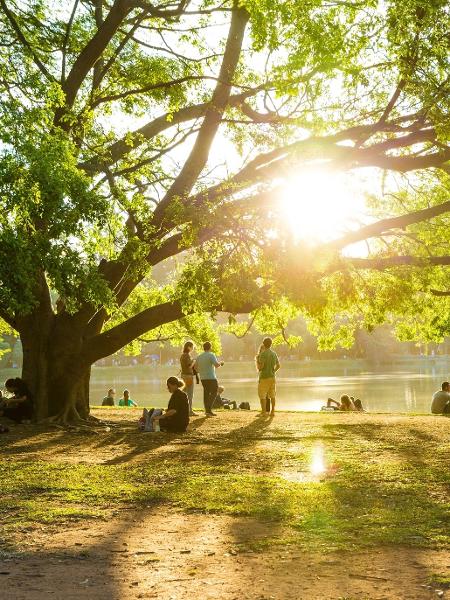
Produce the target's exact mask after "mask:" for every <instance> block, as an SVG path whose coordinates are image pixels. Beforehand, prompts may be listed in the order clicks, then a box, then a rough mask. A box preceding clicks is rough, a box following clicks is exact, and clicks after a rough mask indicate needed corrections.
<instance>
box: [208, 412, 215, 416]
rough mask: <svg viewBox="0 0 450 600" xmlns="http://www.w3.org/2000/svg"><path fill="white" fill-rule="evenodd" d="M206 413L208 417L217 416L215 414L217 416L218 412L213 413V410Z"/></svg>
mask: <svg viewBox="0 0 450 600" xmlns="http://www.w3.org/2000/svg"><path fill="white" fill-rule="evenodd" d="M205 415H206V416H207V417H215V416H216V413H213V412H207V413H205Z"/></svg>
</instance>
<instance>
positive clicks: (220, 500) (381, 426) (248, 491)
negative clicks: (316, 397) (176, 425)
mask: <svg viewBox="0 0 450 600" xmlns="http://www.w3.org/2000/svg"><path fill="white" fill-rule="evenodd" d="M96 414H97V413H96ZM105 414H106V412H105ZM107 414H108V417H109V418H114V416H115V415H117V417H116V418H120V419H123V418H124V412H123V411H116V412H114V411H108V413H107ZM126 414H131V413H126ZM198 424H199V426H198V428H197V429H195V430H194V431H192V432H191V433H189V434H187V435H185V436H165V435H159V436H155V435H151V434H142V433H139V432H137V431H136V430H135V429H134V426H132V424H131V422H128V423H124V424H123V425H122V426H121V427H120V428H119V429H117V430H114V429H113V430H112V431H111V432H109V433H102V434H100V435H77V434H75V435H74V434H68V433H61V432H53V431H48V430H47V431H46V430H39V431H36V430H32V429H31V428H29V429H28V430H27V431H28V432H29V435H30V437H29V440H28V441H27V442H28V443H26V444H24V440H21V439H20V430H19V429H18V430H16V432H15V433H14V434H12V435H11V434H10V435H9V437H8V436H4V437H3V438H2V439H1V440H0V443H3V450H4V451H6V454H7V456H6V458H4V459H3V460H2V461H0V495H1V498H2V502H1V504H0V520H1V521H2V523H3V524H4V544H7V545H10V544H11V543H12V542H13V541H14V540H15V539H16V537H17V534H18V533H20V531H22V530H23V529H24V528H27V527H33V526H36V525H37V524H40V525H43V526H45V525H48V524H61V523H65V524H67V523H70V521H72V520H83V519H91V518H110V516H111V513H114V511H115V510H116V509H118V508H120V507H124V506H125V507H130V506H131V507H137V508H139V507H143V506H151V505H164V506H169V507H170V506H172V507H176V508H177V509H178V510H184V511H198V512H202V513H212V514H214V513H222V514H228V515H236V516H248V517H252V518H254V519H257V520H262V521H269V522H272V523H273V524H274V536H273V538H271V539H266V540H265V541H263V542H260V544H262V545H264V544H265V543H267V544H273V543H278V544H281V545H284V544H291V545H292V544H295V545H298V546H300V547H305V548H309V549H311V548H314V549H317V550H321V551H328V550H336V549H340V548H342V549H356V548H363V547H370V546H376V545H380V544H405V545H408V546H419V547H428V548H443V547H448V544H449V531H450V528H449V521H448V514H449V513H448V509H449V500H448V489H449V482H450V477H449V474H448V469H447V464H448V451H449V449H450V448H449V443H448V434H447V426H448V421H446V420H445V419H439V418H436V417H410V416H400V417H399V416H395V417H385V416H380V415H376V416H375V415H374V416H371V415H317V414H314V415H313V414H308V415H305V414H298V413H297V414H295V413H286V414H282V413H280V414H278V415H277V416H276V418H275V420H274V421H270V420H269V419H265V418H258V417H256V415H255V414H252V413H227V412H224V413H222V414H221V415H220V416H219V417H218V419H215V420H206V421H204V420H203V419H199V420H198ZM318 452H319V454H320V455H321V456H322V455H323V458H324V462H325V464H324V469H325V470H324V471H323V472H322V473H319V474H314V473H312V472H311V465H314V460H315V459H314V457H317V453H318ZM86 458H88V459H89V460H88V462H87V461H86ZM280 527H281V529H280ZM0 547H1V546H0Z"/></svg>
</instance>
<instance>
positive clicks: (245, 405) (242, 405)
mask: <svg viewBox="0 0 450 600" xmlns="http://www.w3.org/2000/svg"><path fill="white" fill-rule="evenodd" d="M239 408H240V409H241V410H250V402H241V403H240V404H239Z"/></svg>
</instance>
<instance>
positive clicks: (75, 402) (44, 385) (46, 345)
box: [20, 314, 91, 422]
mask: <svg viewBox="0 0 450 600" xmlns="http://www.w3.org/2000/svg"><path fill="white" fill-rule="evenodd" d="M20 334H21V340H22V345H23V368H22V378H23V379H24V380H25V381H26V383H27V385H28V386H29V388H30V391H31V393H32V395H33V399H34V408H35V417H36V419H37V420H38V421H41V420H43V419H46V418H49V417H50V418H54V419H56V420H60V421H62V422H68V421H79V420H80V419H87V418H88V417H89V378H90V372H91V368H90V365H89V364H86V362H84V361H83V357H82V355H81V348H82V342H83V339H82V334H81V332H80V328H79V327H77V324H76V323H75V322H74V321H73V320H72V319H71V317H70V316H62V315H52V316H51V319H43V315H42V314H40V315H33V316H31V315H30V316H29V317H27V318H26V320H23V321H22V323H21V331H20Z"/></svg>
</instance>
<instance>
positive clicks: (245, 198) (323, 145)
mask: <svg viewBox="0 0 450 600" xmlns="http://www.w3.org/2000/svg"><path fill="white" fill-rule="evenodd" d="M448 19H449V13H448V4H447V2H446V1H445V0H444V1H443V0H404V1H403V2H397V1H395V0H388V1H386V2H377V1H374V0H363V1H361V2H357V1H353V0H349V1H345V0H307V1H300V0H241V1H237V0H218V1H214V0H179V1H173V2H171V1H170V0H168V1H167V2H166V1H161V2H159V3H156V2H151V1H150V0H74V1H73V2H72V3H71V4H69V3H67V5H66V3H58V2H54V1H53V0H0V94H1V95H0V115H1V134H0V135H1V146H0V204H1V215H0V261H1V264H0V273H1V275H0V278H1V287H0V316H1V317H2V318H3V319H4V320H5V321H6V322H7V323H8V324H9V325H10V326H11V327H13V328H14V329H15V330H16V331H17V332H19V334H20V337H21V340H22V344H23V351H24V365H23V377H24V378H25V379H26V380H27V382H28V383H29V385H30V386H31V389H32V391H33V393H34V394H35V397H36V401H37V409H38V416H39V417H46V416H55V415H58V416H59V417H60V418H62V419H76V418H79V417H81V418H86V417H87V415H88V412H89V401H88V384H89V376H90V367H91V365H92V364H93V363H94V362H95V361H96V360H98V359H100V358H102V357H104V356H107V355H109V354H111V353H113V352H116V351H117V350H118V349H120V348H122V347H123V346H125V345H126V344H129V343H130V342H132V341H133V340H134V339H136V338H138V337H139V336H142V335H143V334H145V333H146V332H148V331H151V330H154V329H155V328H158V327H160V326H162V325H164V324H166V323H171V322H174V321H177V320H179V319H183V318H186V317H187V316H188V315H199V314H200V313H202V312H203V311H217V310H228V311H230V312H231V313H237V312H240V311H242V312H249V311H251V310H252V309H254V308H256V307H258V306H260V305H263V304H264V303H266V304H267V303H268V304H269V305H270V303H271V302H273V301H276V300H277V299H278V298H279V297H281V296H283V297H285V298H289V300H290V302H293V303H294V304H296V305H297V306H298V307H304V308H305V310H310V311H311V315H316V316H317V315H318V314H319V312H320V314H321V315H322V317H321V318H324V315H325V314H326V313H327V311H328V312H329V311H330V310H335V309H336V308H339V310H342V311H347V313H348V315H349V314H350V313H351V312H352V309H354V307H355V306H357V305H358V302H360V301H361V296H363V295H364V289H365V286H370V285H372V288H373V285H375V286H376V289H378V290H384V291H385V294H384V295H383V294H381V295H380V298H381V299H382V300H379V301H378V304H377V303H376V301H375V300H372V301H371V302H372V304H371V302H369V303H367V302H366V306H368V307H369V308H367V309H366V316H367V315H369V314H373V313H374V312H375V313H376V315H377V318H378V319H380V318H381V317H380V315H381V313H382V312H383V310H382V308H383V307H384V309H385V308H386V306H387V305H388V303H389V297H388V294H389V293H391V294H392V293H393V292H392V289H393V288H392V286H390V285H389V284H388V283H383V282H384V281H385V280H384V279H383V280H382V279H380V280H378V279H377V276H378V275H375V276H372V279H371V283H369V282H368V279H367V277H364V276H361V277H360V278H356V277H355V276H354V273H356V272H358V273H363V274H365V273H368V272H372V271H374V272H375V273H376V274H379V277H381V275H380V273H384V272H385V271H387V272H388V275H390V276H391V277H394V275H395V273H397V272H398V269H401V268H402V266H403V265H406V266H407V267H408V269H409V271H408V273H409V275H408V277H409V286H410V287H409V288H408V292H407V294H405V291H403V296H405V295H409V293H410V290H411V289H413V288H414V285H416V288H420V291H423V281H422V279H421V283H420V285H419V284H417V283H416V284H415V283H414V281H415V280H414V277H417V278H419V279H420V276H419V275H417V273H418V272H420V273H423V272H427V273H428V272H430V269H431V271H433V277H431V275H430V278H429V281H430V282H431V280H432V279H433V281H434V282H435V281H436V279H439V277H442V273H441V272H440V271H439V272H438V273H437V274H436V271H434V270H433V269H436V268H437V269H439V268H440V266H441V265H444V267H443V268H445V265H448V264H449V262H450V257H449V256H448V253H447V249H446V248H445V247H444V246H443V244H442V240H443V239H445V220H443V219H444V216H445V214H446V213H447V212H448V210H449V208H450V202H449V201H447V200H446V199H445V197H444V196H445V190H446V189H447V190H448V181H447V179H446V177H447V174H446V169H447V165H448V161H449V160H450V148H449V147H448V146H447V145H446V139H447V137H448V129H449V111H448V108H449V106H448V92H449V78H448V73H449V70H448V67H449V65H448V49H449V48H448V39H449V38H448V34H449V28H448V24H449V23H448ZM319 162H320V163H321V164H322V165H326V166H327V168H328V169H342V170H350V169H358V168H361V167H373V168H376V169H378V170H379V171H380V173H381V172H382V171H383V172H384V171H391V172H398V173H402V174H406V173H413V172H414V173H416V175H415V179H414V185H416V186H417V190H416V191H415V192H414V193H412V194H411V193H408V188H407V187H406V183H405V190H404V191H402V190H400V192H399V193H400V195H402V194H403V195H402V197H401V199H400V201H399V202H397V203H396V202H390V203H389V205H388V204H387V203H386V202H385V203H384V204H383V201H381V202H380V201H379V202H378V204H377V201H376V200H374V202H373V204H374V214H375V215H379V216H380V217H383V218H382V219H381V220H379V221H375V222H374V223H372V224H370V225H368V226H363V227H361V229H360V230H358V231H352V232H350V233H349V234H348V235H346V236H344V237H342V238H340V239H338V240H335V241H333V242H329V243H327V244H325V245H323V247H321V248H314V249H313V250H311V248H307V247H305V246H303V245H301V244H300V245H298V244H295V243H292V244H291V243H290V242H289V240H288V239H287V237H286V236H283V234H282V231H281V230H280V231H279V234H278V235H274V234H273V230H276V229H277V227H278V223H279V221H278V218H277V198H278V192H279V189H280V188H281V187H282V185H283V181H284V180H285V179H287V178H288V177H289V176H290V175H291V174H292V173H293V172H298V171H300V170H301V169H307V168H309V167H310V166H311V165H316V164H317V163H319ZM423 174H426V180H423V177H424V175H423ZM418 188H420V189H418ZM397 197H398V196H397ZM298 200H299V202H303V203H304V204H305V206H307V204H308V203H309V202H313V201H314V199H313V198H312V199H311V198H307V197H302V194H301V190H299V198H298ZM330 202H333V198H330ZM387 217H389V218H387ZM439 219H440V220H439ZM417 224H419V225H417ZM415 227H416V230H415V229H414V228H415ZM409 228H412V231H411V233H410V235H408V236H407V235H406V233H407V232H408V231H409ZM417 228H419V229H417ZM269 230H270V231H269ZM268 233H270V235H268ZM439 236H441V237H439ZM442 236H443V237H442ZM438 237H439V239H440V240H441V242H440V245H439V243H437V242H436V240H437V238H438ZM359 240H377V241H376V242H375V243H374V242H373V241H372V242H369V245H368V254H367V256H366V257H359V258H357V257H353V258H351V257H349V256H348V254H345V253H343V251H344V249H345V248H346V247H347V246H349V245H350V244H352V243H354V242H356V241H359ZM379 240H384V241H386V240H388V241H389V244H388V246H389V247H386V245H383V243H381V242H380V241H379ZM430 248H431V250H430ZM182 253H184V254H183V261H182V265H181V266H180V268H179V271H178V273H177V276H176V277H175V278H173V279H172V280H171V281H170V283H168V284H167V285H166V286H164V287H161V286H156V285H155V284H154V283H152V280H151V268H152V267H154V266H155V265H157V264H159V263H162V262H164V261H167V260H168V259H170V258H172V257H174V256H177V255H180V254H182ZM396 270H397V271H396ZM393 273H394V275H393ZM396 281H397V282H398V281H401V282H402V283H403V285H406V284H405V278H402V277H400V278H399V277H398V276H397V277H396ZM361 282H362V283H361ZM383 286H384V287H383ZM394 287H395V286H394ZM399 287H400V286H399V285H397V291H398V290H399ZM429 287H430V286H429ZM446 289H447V288H444V289H443V290H440V292H441V293H445V291H446ZM366 291H367V290H366ZM438 291H439V290H438ZM398 293H399V295H400V296H401V294H400V291H398ZM366 296H367V298H369V300H370V299H371V298H372V295H371V293H369V292H367V293H366ZM283 302H284V300H283ZM286 302H287V300H286ZM383 303H384V304H383ZM333 307H334V308H333ZM377 311H378V312H377ZM288 312H289V311H288ZM369 320H370V319H369ZM375 320H376V319H375ZM319 322H320V319H319ZM184 324H185V326H186V327H190V326H195V325H192V324H191V325H189V321H184Z"/></svg>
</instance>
